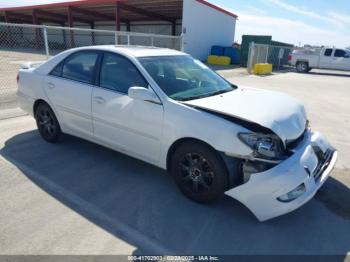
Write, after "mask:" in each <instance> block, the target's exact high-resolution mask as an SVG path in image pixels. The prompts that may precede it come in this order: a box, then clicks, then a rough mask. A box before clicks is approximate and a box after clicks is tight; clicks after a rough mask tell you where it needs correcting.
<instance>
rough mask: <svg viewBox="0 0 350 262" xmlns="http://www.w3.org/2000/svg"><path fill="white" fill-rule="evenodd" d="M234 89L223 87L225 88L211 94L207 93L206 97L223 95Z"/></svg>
mask: <svg viewBox="0 0 350 262" xmlns="http://www.w3.org/2000/svg"><path fill="white" fill-rule="evenodd" d="M232 90H233V89H223V90H219V91H216V92H213V93H210V94H207V95H206V97H209V96H216V95H221V94H224V93H227V92H230V91H232Z"/></svg>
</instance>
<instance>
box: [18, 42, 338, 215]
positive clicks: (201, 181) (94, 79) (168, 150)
mask: <svg viewBox="0 0 350 262" xmlns="http://www.w3.org/2000/svg"><path fill="white" fill-rule="evenodd" d="M18 84H19V88H18V99H19V101H20V104H21V107H22V109H24V110H26V111H27V112H28V113H30V114H32V115H33V116H34V117H35V119H36V122H37V126H38V129H39V132H40V134H41V136H42V137H43V139H45V140H46V141H48V142H51V143H54V142H57V141H59V140H60V138H61V137H62V134H63V133H65V134H70V135H74V136H78V137H81V138H84V139H86V140H89V141H92V142H95V143H98V144H101V145H104V146H106V147H109V148H112V149H114V150H117V151H120V152H123V153H125V154H128V155H130V156H133V157H135V158H138V159H141V160H143V161H145V162H148V163H151V164H153V165H156V166H158V167H160V168H163V169H166V170H168V171H169V173H171V175H172V176H173V178H174V180H175V182H176V184H177V186H178V187H179V189H180V190H181V191H182V192H183V193H184V194H185V195H186V196H187V197H189V198H190V199H192V200H194V201H197V202H209V201H213V200H216V199H218V198H219V197H221V196H223V195H224V194H226V195H228V196H230V197H233V198H235V199H237V200H238V201H240V202H242V203H243V204H244V205H245V206H246V207H248V208H249V209H250V210H251V211H252V212H253V213H254V214H255V216H256V217H257V218H258V219H259V220H260V221H264V220H267V219H270V218H273V217H276V216H279V215H282V214H285V213H288V212H290V211H292V210H294V209H296V208H298V207H300V206H301V205H303V204H304V203H306V202H307V201H308V200H310V199H311V198H312V197H313V196H314V195H315V193H316V192H317V190H318V189H319V188H320V187H321V185H322V184H323V183H324V182H325V180H326V179H327V177H328V175H329V173H330V171H331V170H332V169H333V167H334V165H335V161H336V159H337V151H336V150H335V149H334V148H333V147H332V146H331V145H330V144H329V143H328V141H327V140H326V139H325V138H324V137H323V136H322V135H321V134H319V133H317V132H312V131H311V130H310V128H309V125H308V120H307V116H306V114H305V110H304V107H303V105H301V104H300V103H299V102H298V101H297V100H295V99H294V98H291V97H289V96H287V95H285V94H282V93H276V92H271V91H263V90H257V89H253V88H241V87H237V86H235V85H233V84H231V83H229V82H228V81H226V80H225V79H223V78H222V77H220V76H219V75H217V74H216V73H215V72H213V71H212V70H210V69H209V68H208V67H207V66H205V65H204V64H202V63H201V62H199V61H197V60H195V59H193V58H192V57H191V56H189V55H187V54H184V53H181V52H178V51H174V50H169V49H160V48H151V47H124V46H91V47H83V48H76V49H71V50H68V51H65V52H63V53H61V54H59V55H57V56H55V57H53V58H51V59H50V60H48V61H47V62H45V63H43V64H41V65H39V66H38V67H36V68H34V67H31V66H30V65H29V66H26V67H24V68H23V69H21V70H20V72H19V75H18Z"/></svg>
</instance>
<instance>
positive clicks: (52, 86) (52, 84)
mask: <svg viewBox="0 0 350 262" xmlns="http://www.w3.org/2000/svg"><path fill="white" fill-rule="evenodd" d="M47 87H48V88H50V89H53V88H55V87H56V86H55V84H54V83H51V82H49V83H47Z"/></svg>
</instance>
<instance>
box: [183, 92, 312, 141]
mask: <svg viewBox="0 0 350 262" xmlns="http://www.w3.org/2000/svg"><path fill="white" fill-rule="evenodd" d="M185 104H188V105H191V106H195V107H196V108H202V109H205V110H207V111H212V112H215V113H219V114H223V115H227V116H231V117H235V118H239V119H241V120H245V121H248V122H252V123H256V124H259V125H261V126H263V127H265V128H268V129H270V130H272V131H273V132H274V133H275V134H276V135H278V136H279V137H280V138H281V139H282V140H283V141H284V142H287V141H289V140H294V139H296V138H298V137H299V136H300V135H301V134H302V133H303V132H304V130H305V126H306V121H307V118H306V114H305V109H304V106H303V105H302V104H301V103H300V102H299V101H297V100H296V99H294V98H292V97H290V96H288V95H285V94H283V93H279V92H273V91H266V90H261V89H253V88H238V89H236V90H234V91H231V92H228V93H224V94H221V95H216V96H211V97H206V98H202V99H196V100H191V101H186V102H185Z"/></svg>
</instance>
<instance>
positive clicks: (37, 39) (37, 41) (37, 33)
mask: <svg viewBox="0 0 350 262" xmlns="http://www.w3.org/2000/svg"><path fill="white" fill-rule="evenodd" d="M32 20H33V21H32V22H33V24H34V25H38V24H39V22H38V16H37V13H36V10H35V9H33V11H32ZM35 46H36V48H37V49H40V29H39V28H36V29H35Z"/></svg>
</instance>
